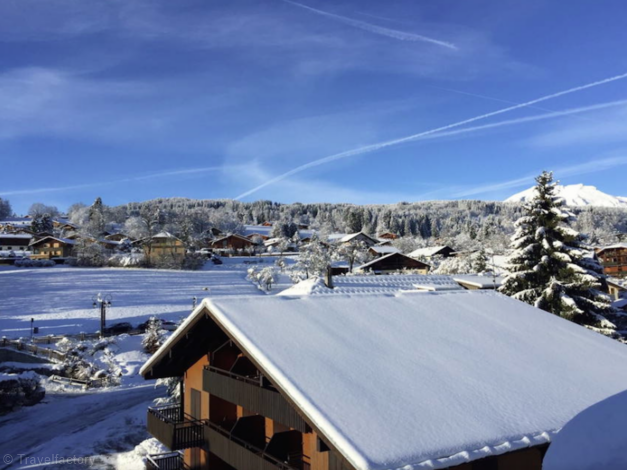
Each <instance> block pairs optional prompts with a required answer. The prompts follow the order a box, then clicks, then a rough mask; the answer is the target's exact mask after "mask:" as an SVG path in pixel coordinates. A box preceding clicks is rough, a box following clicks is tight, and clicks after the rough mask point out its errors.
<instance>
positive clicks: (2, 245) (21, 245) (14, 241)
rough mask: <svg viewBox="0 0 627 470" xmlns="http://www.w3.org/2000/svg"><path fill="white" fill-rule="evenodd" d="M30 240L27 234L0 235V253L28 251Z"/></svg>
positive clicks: (30, 237) (30, 236) (31, 237)
mask: <svg viewBox="0 0 627 470" xmlns="http://www.w3.org/2000/svg"><path fill="white" fill-rule="evenodd" d="M32 239H33V236H32V235H28V234H13V233H0V251H15V252H16V253H17V252H20V251H28V245H29V244H30V242H31V240H32Z"/></svg>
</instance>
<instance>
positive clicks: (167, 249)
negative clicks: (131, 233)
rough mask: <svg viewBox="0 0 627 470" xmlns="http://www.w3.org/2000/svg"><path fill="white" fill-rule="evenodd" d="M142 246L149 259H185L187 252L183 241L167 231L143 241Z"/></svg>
mask: <svg viewBox="0 0 627 470" xmlns="http://www.w3.org/2000/svg"><path fill="white" fill-rule="evenodd" d="M141 244H142V246H143V248H144V253H145V254H146V256H149V257H163V256H172V257H174V258H183V257H184V256H185V252H186V251H187V250H186V248H185V244H184V243H183V241H182V240H180V239H179V238H177V237H175V236H174V235H172V234H171V233H170V232H166V231H162V232H159V233H157V234H156V235H153V236H152V237H150V238H146V239H144V240H142V241H141Z"/></svg>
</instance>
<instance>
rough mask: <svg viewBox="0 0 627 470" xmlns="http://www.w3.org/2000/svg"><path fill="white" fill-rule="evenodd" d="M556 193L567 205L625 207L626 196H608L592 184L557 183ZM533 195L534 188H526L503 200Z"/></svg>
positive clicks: (514, 199) (523, 198)
mask: <svg viewBox="0 0 627 470" xmlns="http://www.w3.org/2000/svg"><path fill="white" fill-rule="evenodd" d="M556 189H557V190H556V194H557V195H558V196H560V197H561V198H563V199H564V201H565V202H566V205H567V206H579V207H581V206H595V207H621V208H627V197H620V196H610V195H609V194H606V193H604V192H602V191H599V190H598V189H597V188H596V187H594V186H586V185H583V184H570V185H566V186H562V185H557V187H556ZM533 195H534V188H529V189H526V190H525V191H522V192H520V193H517V194H514V195H513V196H511V197H509V198H507V199H506V200H505V202H525V201H528V200H530V199H531V198H532V197H533Z"/></svg>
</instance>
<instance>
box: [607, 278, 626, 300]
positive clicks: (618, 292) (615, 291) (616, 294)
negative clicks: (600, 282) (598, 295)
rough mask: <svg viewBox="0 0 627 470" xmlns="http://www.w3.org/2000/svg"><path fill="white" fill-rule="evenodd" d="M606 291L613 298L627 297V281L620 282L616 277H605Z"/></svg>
mask: <svg viewBox="0 0 627 470" xmlns="http://www.w3.org/2000/svg"><path fill="white" fill-rule="evenodd" d="M606 284H607V293H608V294H610V297H612V299H614V300H619V299H621V298H623V297H627V281H625V282H621V281H619V280H618V279H606Z"/></svg>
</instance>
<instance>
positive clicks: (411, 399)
mask: <svg viewBox="0 0 627 470" xmlns="http://www.w3.org/2000/svg"><path fill="white" fill-rule="evenodd" d="M203 305H205V306H206V308H207V311H208V312H209V314H210V315H211V316H212V317H213V318H214V319H215V320H216V321H217V322H218V323H219V324H220V325H221V327H222V328H224V329H225V330H226V331H227V333H228V334H229V336H231V337H233V338H234V339H235V340H236V341H237V342H238V344H240V345H241V347H242V348H243V350H244V352H245V353H246V354H248V355H250V356H251V357H252V359H253V360H254V361H255V362H256V363H258V364H259V365H260V366H261V368H262V369H263V371H264V373H265V374H266V375H267V376H268V377H269V379H270V380H271V381H272V382H273V383H274V384H275V385H276V386H277V388H279V390H281V392H282V393H284V394H285V395H287V396H288V398H289V399H290V401H291V402H292V403H294V404H295V405H296V407H297V408H299V410H300V411H301V412H302V414H303V416H304V417H305V419H306V420H307V421H308V422H309V423H311V425H312V426H313V427H314V428H316V429H318V430H319V431H320V433H321V434H322V436H323V437H324V438H325V439H326V440H327V441H328V442H329V443H330V444H331V446H332V447H334V448H336V449H337V450H339V451H340V452H341V453H342V454H343V456H344V457H345V458H346V459H347V460H348V461H349V462H350V463H351V464H352V465H353V466H354V467H355V468H357V469H360V470H362V469H363V470H366V469H368V470H379V469H390V468H403V469H404V470H410V469H426V468H428V469H439V468H448V467H451V466H453V465H457V464H461V463H464V462H467V461H472V460H476V459H479V458H482V457H486V456H489V455H497V454H501V453H505V452H510V451H512V450H516V449H518V448H525V447H529V446H530V445H535V444H541V443H544V442H548V441H550V440H551V438H552V436H553V434H554V433H555V432H556V431H557V430H559V429H560V428H561V427H562V426H564V424H565V423H566V422H568V421H569V420H570V419H572V417H573V416H575V415H576V414H577V413H579V412H581V411H582V410H584V409H585V408H587V407H589V406H590V405H592V404H593V403H596V402H598V401H600V400H603V399H605V398H607V397H609V396H611V395H614V394H616V393H618V392H620V391H623V390H625V389H627V369H625V367H624V364H625V362H626V361H627V348H625V346H624V345H622V344H620V343H618V342H616V341H614V340H611V339H609V338H606V337H604V336H602V335H600V334H598V333H595V332H592V331H589V330H587V329H585V328H583V327H581V326H578V325H576V324H574V323H571V322H569V321H567V320H564V319H561V318H559V317H557V316H555V315H552V314H550V313H546V312H544V311H541V310H539V309H536V308H534V307H531V306H529V305H527V304H525V303H522V302H519V301H517V300H514V299H511V298H509V297H506V296H503V295H501V294H498V293H496V292H490V291H459V292H448V293H430V292H422V293H396V294H377V295H334V296H301V297H285V296H266V297H257V296H255V297H231V298H226V297H225V298H213V299H205V300H204V301H203ZM198 314H199V315H202V314H203V312H202V311H201V312H200V313H198ZM288 352H289V353H288ZM373 352H374V354H373ZM566 391H567V392H566Z"/></svg>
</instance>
